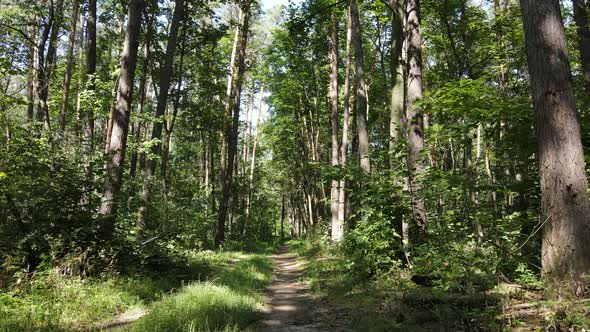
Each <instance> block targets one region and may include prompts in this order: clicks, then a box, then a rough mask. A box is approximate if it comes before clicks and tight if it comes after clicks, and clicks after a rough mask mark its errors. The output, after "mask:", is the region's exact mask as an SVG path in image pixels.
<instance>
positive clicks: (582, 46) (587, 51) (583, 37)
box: [572, 0, 590, 94]
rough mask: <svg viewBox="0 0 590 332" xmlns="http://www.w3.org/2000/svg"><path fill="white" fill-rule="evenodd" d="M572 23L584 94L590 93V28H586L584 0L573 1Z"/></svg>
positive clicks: (586, 16) (586, 17) (586, 19)
mask: <svg viewBox="0 0 590 332" xmlns="http://www.w3.org/2000/svg"><path fill="white" fill-rule="evenodd" d="M572 2H573V7H574V21H575V22H576V32H577V34H578V49H579V50H580V64H581V65H582V73H583V75H584V83H585V84H586V94H588V93H590V28H589V27H588V4H587V2H586V0H573V1H572Z"/></svg>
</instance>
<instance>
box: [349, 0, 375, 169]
mask: <svg viewBox="0 0 590 332" xmlns="http://www.w3.org/2000/svg"><path fill="white" fill-rule="evenodd" d="M350 16H351V19H352V42H353V45H354V63H355V67H354V69H355V79H356V89H355V99H356V112H357V132H358V153H359V159H360V165H361V169H362V170H363V171H364V172H365V173H366V174H370V173H371V160H370V157H369V131H368V129H367V107H368V101H367V83H366V82H365V64H364V58H363V39H362V34H361V23H360V17H359V9H358V6H357V4H356V0H350Z"/></svg>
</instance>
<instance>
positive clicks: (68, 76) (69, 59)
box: [58, 0, 80, 137]
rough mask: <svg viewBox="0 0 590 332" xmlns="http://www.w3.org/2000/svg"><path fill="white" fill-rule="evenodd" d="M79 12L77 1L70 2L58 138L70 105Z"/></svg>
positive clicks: (62, 133)
mask: <svg viewBox="0 0 590 332" xmlns="http://www.w3.org/2000/svg"><path fill="white" fill-rule="evenodd" d="M79 12H80V2H79V0H74V1H73V2H72V21H71V23H70V25H71V30H70V35H69V37H68V51H67V55H66V72H65V75H64V82H63V88H64V95H63V100H62V105H61V112H60V114H59V132H58V136H59V137H63V135H64V134H65V131H66V114H67V113H68V106H69V103H70V86H71V82H72V69H73V66H74V48H75V46H76V31H77V28H78V16H79Z"/></svg>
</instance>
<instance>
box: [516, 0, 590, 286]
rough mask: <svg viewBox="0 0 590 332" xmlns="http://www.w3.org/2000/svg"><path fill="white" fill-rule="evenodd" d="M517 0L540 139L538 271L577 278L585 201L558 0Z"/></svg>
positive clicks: (584, 251) (583, 260) (584, 241)
mask: <svg viewBox="0 0 590 332" xmlns="http://www.w3.org/2000/svg"><path fill="white" fill-rule="evenodd" d="M520 4H521V7H522V20H523V23H524V29H525V37H526V38H525V39H526V49H527V59H528V64H529V72H530V77H531V78H530V80H531V88H532V92H533V104H534V107H535V114H536V126H537V131H538V138H539V140H538V142H539V175H540V183H541V194H542V199H541V206H542V213H543V219H544V226H543V243H542V257H541V259H542V264H543V274H544V275H545V277H547V278H548V279H550V280H553V281H563V282H571V279H572V278H573V279H574V280H576V281H578V282H582V277H583V275H585V274H587V273H588V272H590V242H589V241H588V239H589V238H590V217H589V216H590V201H588V194H587V190H588V181H587V179H586V173H585V162H584V152H583V150H582V141H581V131H580V123H579V115H578V112H577V109H576V99H575V96H574V90H573V84H572V76H571V69H570V64H569V59H568V53H567V45H566V37H565V32H564V28H563V23H562V18H561V12H560V8H559V1H557V0H521V1H520Z"/></svg>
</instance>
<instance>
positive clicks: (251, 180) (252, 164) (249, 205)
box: [246, 82, 264, 223]
mask: <svg viewBox="0 0 590 332" xmlns="http://www.w3.org/2000/svg"><path fill="white" fill-rule="evenodd" d="M263 102H264V82H263V83H262V84H261V86H260V99H259V102H258V116H257V119H256V128H255V129H254V140H253V142H252V157H251V158H250V174H249V176H248V194H247V198H246V199H247V201H246V223H248V222H250V211H251V209H252V191H253V190H254V170H255V168H256V147H257V146H258V135H259V133H260V129H259V126H260V118H261V117H262V103H263Z"/></svg>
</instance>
